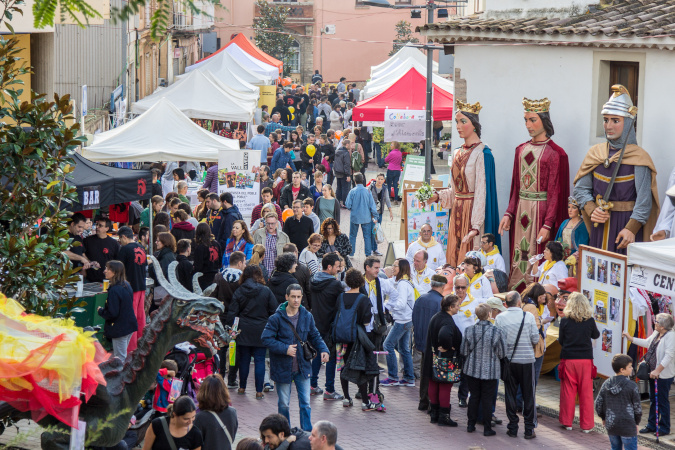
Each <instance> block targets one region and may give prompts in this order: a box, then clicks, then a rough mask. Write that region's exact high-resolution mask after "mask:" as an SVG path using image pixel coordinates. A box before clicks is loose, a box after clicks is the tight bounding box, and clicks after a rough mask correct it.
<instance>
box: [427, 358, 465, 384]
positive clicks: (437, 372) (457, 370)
mask: <svg viewBox="0 0 675 450" xmlns="http://www.w3.org/2000/svg"><path fill="white" fill-rule="evenodd" d="M432 375H433V377H434V380H435V381H437V382H439V383H457V382H459V381H460V379H461V378H462V367H461V363H460V359H459V358H458V357H457V356H456V355H454V356H453V357H452V358H443V357H441V356H440V352H438V354H434V357H433V361H432Z"/></svg>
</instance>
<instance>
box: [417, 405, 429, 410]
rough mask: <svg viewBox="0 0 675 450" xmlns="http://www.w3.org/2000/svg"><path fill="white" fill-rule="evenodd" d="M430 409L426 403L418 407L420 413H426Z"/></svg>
mask: <svg viewBox="0 0 675 450" xmlns="http://www.w3.org/2000/svg"><path fill="white" fill-rule="evenodd" d="M428 409H429V405H426V404H424V403H420V404H418V405H417V410H418V411H426V410H428Z"/></svg>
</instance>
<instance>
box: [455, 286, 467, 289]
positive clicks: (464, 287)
mask: <svg viewBox="0 0 675 450" xmlns="http://www.w3.org/2000/svg"><path fill="white" fill-rule="evenodd" d="M466 288H467V287H466V286H455V289H466Z"/></svg>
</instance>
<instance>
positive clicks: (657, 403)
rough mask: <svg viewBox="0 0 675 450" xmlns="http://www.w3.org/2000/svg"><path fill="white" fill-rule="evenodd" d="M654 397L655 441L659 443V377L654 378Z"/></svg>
mask: <svg viewBox="0 0 675 450" xmlns="http://www.w3.org/2000/svg"><path fill="white" fill-rule="evenodd" d="M654 397H655V400H656V443H657V444H658V443H659V379H658V378H656V379H654Z"/></svg>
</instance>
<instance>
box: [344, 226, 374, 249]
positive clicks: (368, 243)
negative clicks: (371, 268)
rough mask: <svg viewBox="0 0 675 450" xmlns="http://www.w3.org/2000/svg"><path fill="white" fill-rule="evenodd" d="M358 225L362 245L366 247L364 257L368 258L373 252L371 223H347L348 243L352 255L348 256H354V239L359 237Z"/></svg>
mask: <svg viewBox="0 0 675 450" xmlns="http://www.w3.org/2000/svg"><path fill="white" fill-rule="evenodd" d="M359 225H360V226H361V231H363V243H364V244H365V247H366V256H370V254H371V253H372V252H373V248H372V244H373V222H368V223H362V224H358V223H353V222H350V223H349V242H350V243H351V244H352V254H351V255H349V256H354V252H355V251H356V237H357V236H358V235H359Z"/></svg>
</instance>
